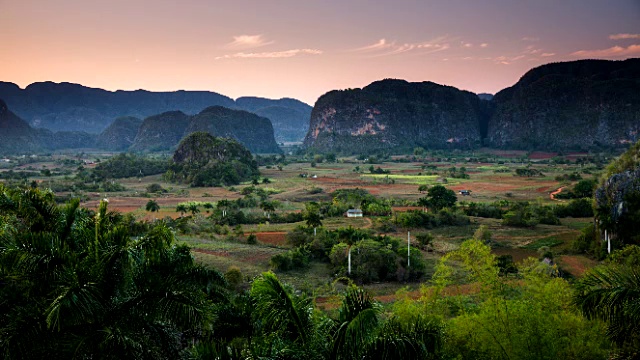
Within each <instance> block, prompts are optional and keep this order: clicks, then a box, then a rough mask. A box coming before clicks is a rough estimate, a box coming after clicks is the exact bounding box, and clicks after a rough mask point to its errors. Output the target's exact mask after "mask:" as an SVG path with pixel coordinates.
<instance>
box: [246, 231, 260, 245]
mask: <svg viewBox="0 0 640 360" xmlns="http://www.w3.org/2000/svg"><path fill="white" fill-rule="evenodd" d="M257 243H258V237H257V236H256V234H254V233H251V234H249V236H247V244H250V245H255V244H257Z"/></svg>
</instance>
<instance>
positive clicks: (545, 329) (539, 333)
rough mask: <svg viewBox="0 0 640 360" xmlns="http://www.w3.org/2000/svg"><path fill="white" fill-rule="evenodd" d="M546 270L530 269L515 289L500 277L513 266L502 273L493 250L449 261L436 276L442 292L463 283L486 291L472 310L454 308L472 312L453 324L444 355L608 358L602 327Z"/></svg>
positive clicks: (473, 249)
mask: <svg viewBox="0 0 640 360" xmlns="http://www.w3.org/2000/svg"><path fill="white" fill-rule="evenodd" d="M454 264H455V265H454ZM541 266H546V265H544V264H540V263H538V262H537V261H535V262H529V263H527V264H526V265H525V266H523V268H522V269H520V271H519V273H520V276H522V280H520V281H519V282H518V284H513V283H512V282H511V281H510V280H509V277H505V276H500V275H501V274H505V269H508V268H510V266H507V267H498V266H497V263H496V259H495V257H494V256H493V255H492V254H491V249H490V248H489V247H488V246H486V245H484V244H482V243H480V242H478V241H476V240H469V241H466V242H464V243H463V244H462V245H461V247H460V249H459V250H456V251H454V252H451V253H449V254H447V255H445V256H444V257H443V258H442V259H441V261H440V263H439V264H438V267H437V270H436V275H434V278H436V279H437V280H436V283H437V289H438V290H442V289H444V286H445V285H450V284H460V283H462V282H473V283H477V284H478V286H480V289H481V290H480V293H479V294H478V295H477V297H476V302H475V303H474V304H473V305H471V307H470V305H469V304H464V303H463V302H462V301H463V299H460V298H459V299H457V300H458V301H457V302H454V306H463V307H464V308H466V309H468V310H467V311H461V312H459V313H458V315H456V316H455V317H453V318H452V319H451V320H450V321H448V323H447V329H448V331H447V342H446V343H445V353H447V354H448V355H449V356H450V357H451V358H463V359H531V360H533V359H559V358H561V359H583V358H584V359H605V358H607V353H608V350H607V349H608V348H609V346H608V344H607V341H606V340H605V339H602V337H601V331H602V326H601V324H600V323H598V322H592V321H588V320H587V319H585V318H584V317H582V316H581V315H580V313H579V312H578V311H577V309H576V308H575V306H574V305H573V291H572V289H571V287H570V285H569V283H568V282H566V281H565V280H563V279H561V278H557V277H552V276H549V275H547V273H546V272H542V271H540V267H541Z"/></svg>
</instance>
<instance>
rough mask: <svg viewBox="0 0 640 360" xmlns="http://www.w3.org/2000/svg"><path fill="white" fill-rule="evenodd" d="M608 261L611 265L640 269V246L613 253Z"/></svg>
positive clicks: (627, 247)
mask: <svg viewBox="0 0 640 360" xmlns="http://www.w3.org/2000/svg"><path fill="white" fill-rule="evenodd" d="M607 261H608V262H609V263H611V264H618V265H623V266H628V267H634V268H640V246H638V245H627V246H625V247H624V248H622V249H620V250H615V251H612V252H611V254H609V256H608V257H607Z"/></svg>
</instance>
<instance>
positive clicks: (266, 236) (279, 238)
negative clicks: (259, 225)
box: [255, 231, 287, 246]
mask: <svg viewBox="0 0 640 360" xmlns="http://www.w3.org/2000/svg"><path fill="white" fill-rule="evenodd" d="M286 234H287V233H286V232H284V231H277V232H276V231H274V232H266V231H263V232H257V233H255V235H256V237H257V238H258V241H259V242H261V243H263V244H269V245H277V246H282V245H286V244H287V239H286V237H285V236H286Z"/></svg>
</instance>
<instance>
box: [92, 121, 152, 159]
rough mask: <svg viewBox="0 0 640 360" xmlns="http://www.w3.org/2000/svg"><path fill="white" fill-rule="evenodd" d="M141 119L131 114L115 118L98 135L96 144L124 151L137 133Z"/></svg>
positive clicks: (102, 147)
mask: <svg viewBox="0 0 640 360" xmlns="http://www.w3.org/2000/svg"><path fill="white" fill-rule="evenodd" d="M141 125H142V120H141V119H138V118H136V117H132V116H126V117H120V118H117V119H116V120H115V121H114V122H113V123H111V125H109V127H108V128H106V129H105V130H104V131H103V132H102V133H101V134H100V135H99V136H98V140H97V143H96V145H97V146H98V147H99V148H100V149H105V150H111V151H125V150H127V149H128V148H129V147H131V145H133V141H134V140H135V138H136V135H138V130H139V129H140V126H141Z"/></svg>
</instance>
